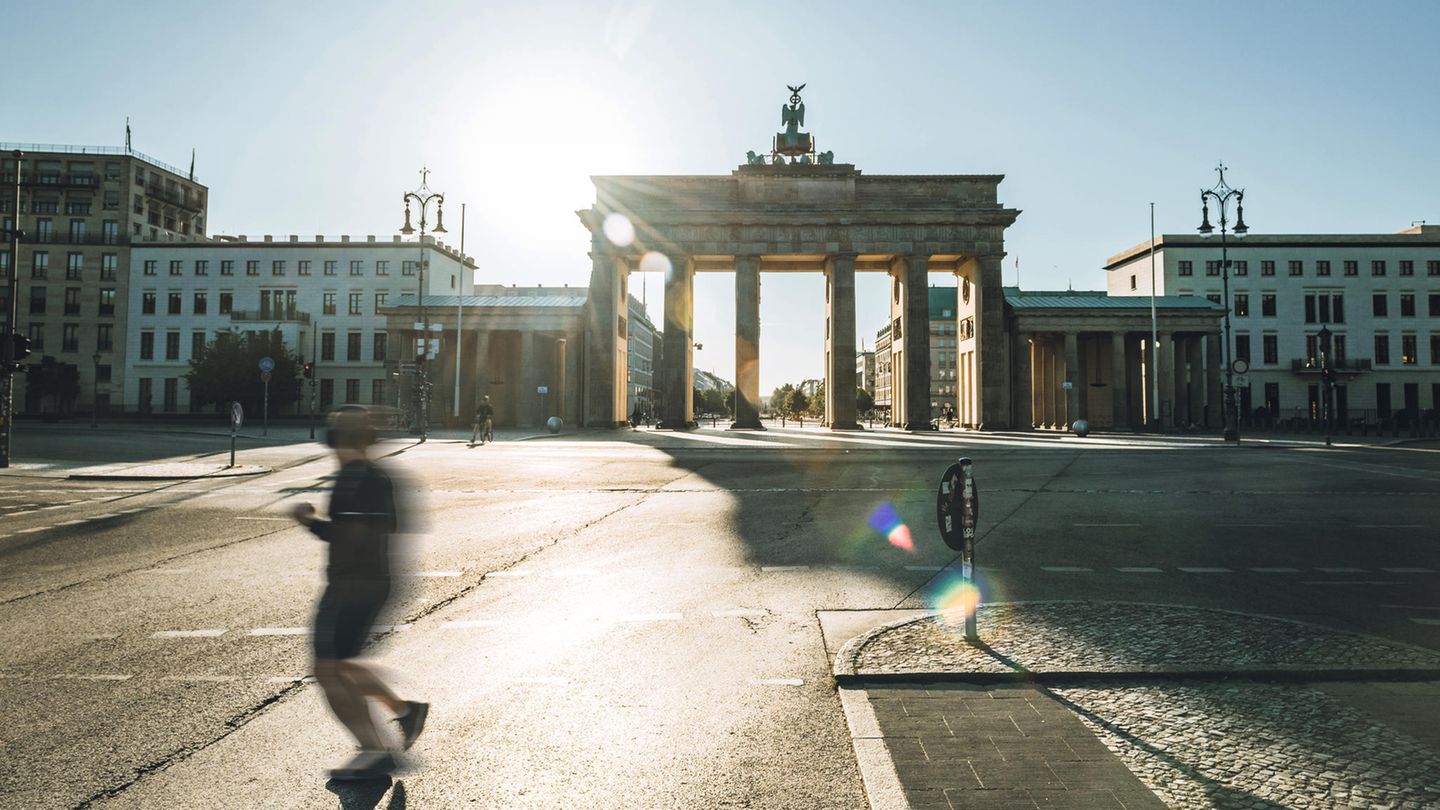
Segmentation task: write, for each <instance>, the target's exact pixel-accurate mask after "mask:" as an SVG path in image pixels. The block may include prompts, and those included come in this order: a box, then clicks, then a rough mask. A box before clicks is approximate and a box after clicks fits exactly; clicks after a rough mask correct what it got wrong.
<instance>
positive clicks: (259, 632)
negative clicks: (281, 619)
mask: <svg viewBox="0 0 1440 810" xmlns="http://www.w3.org/2000/svg"><path fill="white" fill-rule="evenodd" d="M309 632H310V628H308V627H257V628H255V629H254V630H251V631H250V635H252V636H303V635H307V634H308V633H309Z"/></svg>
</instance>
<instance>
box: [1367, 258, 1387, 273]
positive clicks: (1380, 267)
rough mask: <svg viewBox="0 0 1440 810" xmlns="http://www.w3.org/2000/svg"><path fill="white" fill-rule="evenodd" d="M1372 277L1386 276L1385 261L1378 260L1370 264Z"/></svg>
mask: <svg viewBox="0 0 1440 810" xmlns="http://www.w3.org/2000/svg"><path fill="white" fill-rule="evenodd" d="M1370 275H1372V276H1383V275H1385V260H1384V259H1376V260H1374V261H1372V262H1370Z"/></svg>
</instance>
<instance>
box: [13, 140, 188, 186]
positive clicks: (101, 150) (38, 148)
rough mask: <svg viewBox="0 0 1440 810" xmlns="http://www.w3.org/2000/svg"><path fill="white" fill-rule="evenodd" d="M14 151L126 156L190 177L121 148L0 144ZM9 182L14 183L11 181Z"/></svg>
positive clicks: (141, 154)
mask: <svg viewBox="0 0 1440 810" xmlns="http://www.w3.org/2000/svg"><path fill="white" fill-rule="evenodd" d="M16 149H19V150H20V151H22V152H57V153H61V154H66V155H120V156H122V157H124V156H128V157H133V158H139V159H140V160H143V161H145V162H146V163H149V164H150V165H152V166H154V167H156V168H158V169H164V170H165V171H167V172H170V173H171V174H174V175H179V176H180V177H190V173H189V172H184V171H181V170H179V169H177V168H175V167H174V166H171V165H170V164H169V163H166V162H164V161H162V160H156V159H155V158H153V157H150V156H149V155H147V154H145V153H144V152H137V151H135V150H134V149H126V148H124V147H121V146H72V145H67V144H56V143H0V152H13V151H15V150H16ZM0 157H4V155H0ZM190 179H192V180H195V181H197V182H198V181H199V178H198V177H190ZM11 182H14V181H13V180H12V181H11Z"/></svg>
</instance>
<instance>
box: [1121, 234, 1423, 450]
mask: <svg viewBox="0 0 1440 810" xmlns="http://www.w3.org/2000/svg"><path fill="white" fill-rule="evenodd" d="M1227 248H1228V250H1227V253H1228V259H1229V261H1230V274H1229V275H1230V279H1229V286H1230V295H1231V304H1232V309H1231V332H1232V341H1231V346H1230V351H1231V355H1230V356H1231V358H1232V361H1233V360H1234V359H1239V360H1243V361H1245V363H1246V364H1248V366H1249V368H1248V370H1247V372H1246V373H1245V374H1243V375H1240V378H1239V379H1238V380H1237V393H1238V395H1239V400H1240V403H1239V404H1240V411H1241V413H1242V415H1243V417H1242V418H1244V419H1281V420H1310V421H1314V420H1318V419H1320V418H1322V399H1323V392H1322V390H1321V389H1322V386H1321V381H1320V366H1321V355H1322V353H1324V352H1325V347H1324V346H1323V345H1322V331H1321V330H1322V329H1323V330H1325V332H1326V333H1328V338H1329V352H1328V354H1326V364H1327V365H1329V366H1330V367H1331V368H1332V369H1334V370H1335V372H1336V379H1337V384H1336V386H1335V391H1334V397H1333V403H1332V408H1333V414H1332V415H1333V417H1334V418H1335V419H1336V420H1338V421H1340V422H1342V423H1346V422H1359V421H1362V420H1363V421H1365V422H1375V421H1384V420H1390V419H1398V420H1402V421H1403V420H1413V419H1415V418H1416V417H1417V416H1419V415H1421V414H1423V413H1424V412H1425V411H1429V410H1432V409H1436V408H1440V226H1436V225H1420V226H1416V227H1411V228H1408V229H1406V230H1403V231H1400V232H1398V233H1393V234H1288V235H1282V234H1267V235H1250V236H1247V237H1246V238H1244V239H1243V240H1240V239H1235V238H1234V237H1233V236H1232V237H1231V238H1230V239H1229V240H1228V243H1227ZM1154 252H1155V287H1156V291H1157V293H1158V294H1160V295H1168V296H1196V297H1203V298H1207V299H1209V300H1211V301H1215V302H1217V303H1219V302H1221V301H1222V296H1223V293H1224V290H1223V284H1222V276H1221V267H1220V260H1221V256H1220V241H1219V239H1218V238H1214V237H1212V238H1209V239H1205V238H1201V237H1199V236H1191V235H1173V234H1167V235H1165V236H1162V237H1159V238H1158V239H1157V240H1156V243H1155V251H1154ZM1105 269H1106V275H1107V284H1106V286H1107V288H1108V290H1109V292H1110V294H1111V295H1112V296H1146V297H1148V296H1149V295H1150V243H1149V242H1146V243H1143V244H1140V245H1136V246H1135V247H1133V248H1131V249H1129V250H1127V251H1125V252H1123V253H1120V254H1118V255H1116V256H1113V257H1111V258H1110V260H1109V261H1108V262H1107V263H1106V265H1105Z"/></svg>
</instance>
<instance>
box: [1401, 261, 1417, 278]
mask: <svg viewBox="0 0 1440 810" xmlns="http://www.w3.org/2000/svg"><path fill="white" fill-rule="evenodd" d="M1400 275H1402V276H1413V275H1415V262H1413V261H1411V260H1410V259H1401V260H1400Z"/></svg>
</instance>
